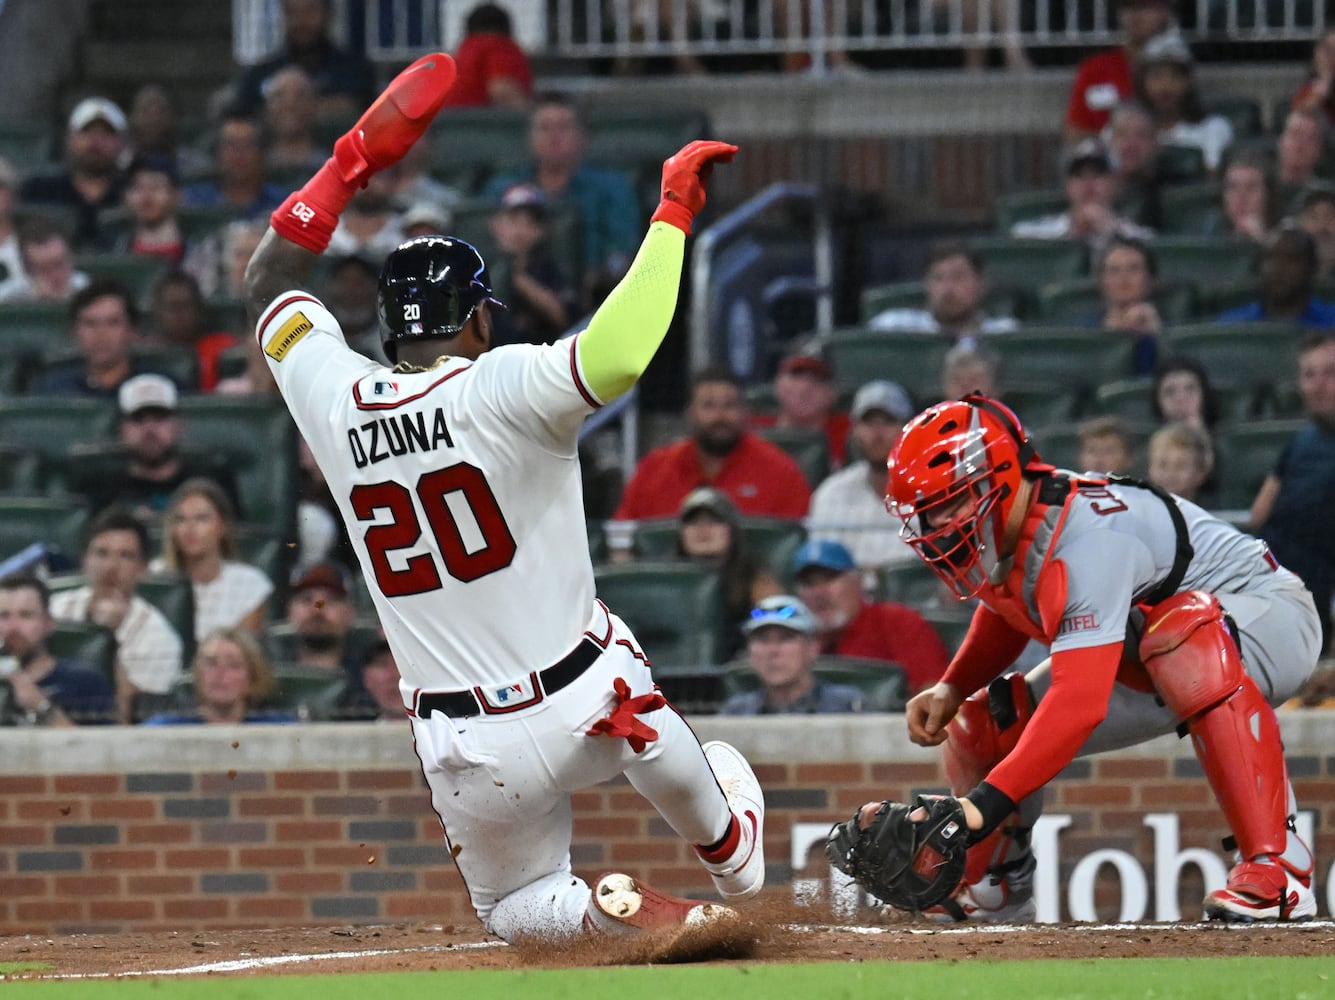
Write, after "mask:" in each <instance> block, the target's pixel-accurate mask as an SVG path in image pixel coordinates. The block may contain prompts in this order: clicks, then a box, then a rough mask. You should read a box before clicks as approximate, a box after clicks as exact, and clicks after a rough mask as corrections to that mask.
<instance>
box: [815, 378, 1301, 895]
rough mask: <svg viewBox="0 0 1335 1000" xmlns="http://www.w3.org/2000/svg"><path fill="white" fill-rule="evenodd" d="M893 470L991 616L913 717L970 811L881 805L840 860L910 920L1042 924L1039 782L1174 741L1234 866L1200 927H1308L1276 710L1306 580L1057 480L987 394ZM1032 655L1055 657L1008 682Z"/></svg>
mask: <svg viewBox="0 0 1335 1000" xmlns="http://www.w3.org/2000/svg"><path fill="white" fill-rule="evenodd" d="M888 465H889V473H890V474H889V485H888V490H889V495H888V496H887V497H886V505H887V507H889V509H890V511H891V512H892V513H894V514H896V515H897V516H898V517H899V518H900V519H901V520H902V521H903V529H902V531H901V537H903V538H904V539H905V540H906V541H907V542H908V543H909V544H910V545H912V546H913V548H914V549H915V550H916V551H917V553H918V555H919V556H920V557H921V558H922V559H923V560H924V561H925V562H926V563H927V565H929V566H930V567H932V569H934V570H935V571H936V572H937V574H938V575H939V576H940V577H941V578H942V579H943V580H944V581H945V582H946V583H947V584H948V585H949V586H951V587H952V588H953V589H954V591H955V592H956V594H957V595H958V596H960V597H961V598H966V597H973V596H977V597H978V598H979V601H980V602H981V603H980V604H979V606H978V609H977V611H976V612H975V614H974V617H973V621H972V624H971V625H970V627H969V631H968V634H967V635H966V636H965V639H964V641H963V642H962V643H961V645H960V648H959V651H958V652H957V653H956V654H955V657H954V659H953V660H952V661H951V663H950V666H949V668H948V669H947V671H946V674H945V676H944V677H943V678H942V680H941V682H940V683H939V684H937V685H936V686H935V687H933V688H931V689H929V690H927V691H924V692H922V693H921V694H919V695H917V696H916V697H914V698H913V699H912V700H911V701H910V702H909V704H908V706H907V709H906V713H907V721H908V730H909V737H910V738H911V739H912V740H913V741H914V742H915V743H918V744H921V745H923V746H939V745H942V744H944V755H945V766H946V772H947V774H948V776H949V778H950V783H951V787H952V790H953V791H954V793H955V794H956V795H958V796H959V798H958V799H953V798H944V799H941V798H935V799H934V798H922V799H920V800H919V801H918V802H917V803H914V804H898V803H888V804H887V803H869V804H868V805H866V806H864V807H863V808H862V809H861V810H859V813H858V814H857V815H855V816H854V817H853V819H851V820H849V821H848V822H847V823H844V824H840V825H838V826H836V827H835V828H834V830H832V831H831V837H830V842H829V845H828V848H829V853H830V856H831V859H832V860H833V861H834V862H835V863H836V864H838V865H840V866H841V867H843V868H845V870H847V871H850V872H852V873H853V874H854V876H855V877H856V878H858V880H859V881H861V882H862V883H863V884H864V885H866V886H867V887H868V888H870V889H871V890H872V891H873V892H875V893H876V894H877V895H879V896H880V897H881V898H882V899H886V900H887V901H888V902H892V903H894V904H895V905H898V906H901V907H903V908H907V909H922V910H928V909H931V908H932V907H934V906H937V907H939V909H938V910H937V912H941V913H948V914H950V915H952V916H954V917H956V918H957V919H965V918H968V917H972V918H975V919H984V920H1021V921H1023V920H1032V919H1033V916H1034V902H1033V894H1032V878H1033V872H1034V867H1035V865H1034V857H1033V855H1032V853H1031V852H1030V847H1029V830H1030V828H1031V827H1032V826H1033V823H1034V821H1035V820H1036V819H1037V818H1038V814H1039V812H1040V810H1041V807H1042V801H1041V800H1042V796H1041V790H1042V788H1043V786H1044V785H1045V784H1046V783H1047V782H1048V781H1050V780H1051V779H1052V778H1053V777H1054V776H1055V775H1056V774H1057V773H1058V772H1059V771H1060V770H1061V769H1062V768H1064V767H1065V766H1066V765H1067V764H1068V763H1070V762H1071V760H1072V759H1073V758H1075V757H1077V756H1083V755H1086V754H1092V753H1098V752H1100V751H1103V750H1112V749H1115V748H1118V747H1125V746H1131V745H1133V744H1136V743H1141V742H1144V741H1145V740H1148V739H1151V738H1153V737H1156V736H1160V735H1163V734H1164V733H1169V732H1172V731H1173V730H1174V729H1177V730H1178V731H1179V732H1180V733H1182V734H1183V735H1186V734H1190V735H1191V739H1192V744H1193V746H1194V747H1195V750H1196V754H1197V756H1198V757H1199V758H1200V762H1201V768H1202V770H1203V771H1204V772H1205V777H1206V780H1207V781H1208V782H1209V783H1210V787H1211V789H1212V790H1213V791H1214V794H1215V798H1216V800H1217V801H1218V803H1219V806H1220V808H1221V809H1222V811H1223V813H1224V818H1225V820H1226V821H1227V822H1228V826H1229V828H1230V830H1231V831H1232V834H1233V836H1232V838H1231V840H1232V841H1233V842H1234V843H1233V844H1232V847H1233V848H1235V849H1236V851H1237V863H1236V864H1234V866H1233V868H1232V870H1231V871H1230V872H1229V874H1228V881H1227V884H1226V885H1225V886H1224V887H1223V888H1220V889H1216V890H1214V891H1212V892H1210V893H1209V894H1208V895H1207V896H1206V897H1205V903H1204V911H1205V915H1206V917H1207V919H1216V920H1225V921H1253V920H1304V919H1307V918H1310V917H1311V916H1312V915H1313V914H1314V913H1315V912H1316V898H1315V896H1314V894H1313V892H1312V855H1311V853H1310V851H1309V850H1308V848H1307V845H1306V844H1304V843H1303V841H1302V840H1301V839H1300V838H1299V837H1298V835H1297V833H1296V832H1295V827H1294V817H1295V814H1296V812H1297V806H1296V804H1295V801H1294V796H1293V789H1292V787H1291V786H1290V784H1289V780H1288V775H1287V773H1286V768H1285V763H1284V750H1283V747H1282V745H1281V743H1280V732H1279V723H1278V721H1277V719H1276V717H1275V713H1274V710H1273V709H1272V708H1271V706H1272V705H1277V704H1279V703H1280V702H1283V701H1284V700H1286V699H1288V698H1290V697H1291V696H1292V695H1293V694H1294V693H1295V692H1296V691H1297V690H1298V689H1299V688H1300V687H1301V686H1302V685H1303V683H1304V682H1305V681H1306V680H1307V677H1308V675H1309V674H1310V673H1311V672H1312V670H1313V668H1314V666H1315V664H1316V660H1317V655H1318V652H1319V650H1320V645H1321V626H1320V622H1319V620H1318V618H1317V613H1316V608H1315V605H1314V604H1313V601H1312V596H1311V594H1310V593H1308V591H1307V589H1306V588H1305V587H1304V586H1303V584H1302V582H1301V581H1300V580H1299V579H1298V578H1297V577H1296V576H1295V575H1294V574H1292V573H1290V572H1289V571H1288V570H1285V569H1284V568H1283V567H1281V566H1280V565H1279V564H1278V563H1277V562H1276V561H1275V558H1274V556H1272V555H1271V554H1270V552H1269V550H1268V549H1267V547H1266V545H1265V543H1264V542H1262V541H1260V540H1259V539H1255V538H1251V537H1249V536H1247V535H1244V534H1242V533H1241V532H1239V531H1237V530H1235V529H1234V528H1232V527H1231V526H1230V525H1228V524H1225V523H1224V522H1222V521H1219V520H1217V519H1216V518H1214V517H1212V516H1210V515H1209V514H1207V513H1206V512H1205V511H1203V510H1201V509H1200V508H1199V507H1197V506H1196V505H1195V504H1192V503H1189V502H1187V501H1185V500H1182V499H1180V498H1178V497H1175V496H1172V495H1170V494H1168V493H1166V492H1164V491H1162V490H1160V489H1159V488H1157V487H1154V486H1151V485H1149V484H1146V483H1141V482H1137V481H1134V480H1128V479H1122V478H1119V477H1115V476H1100V475H1097V474H1092V473H1091V474H1086V475H1076V474H1074V473H1070V472H1064V471H1059V470H1057V469H1054V468H1053V467H1052V466H1051V465H1048V464H1046V463H1044V462H1043V461H1042V460H1041V459H1040V458H1039V457H1038V455H1037V454H1036V453H1035V452H1034V449H1033V448H1032V447H1031V446H1030V443H1029V440H1028V437H1027V435H1026V434H1025V432H1024V429H1023V428H1022V427H1021V426H1020V423H1019V421H1018V420H1017V419H1016V417H1015V414H1013V413H1012V412H1011V411H1010V410H1008V409H1007V408H1006V407H1004V406H1003V405H1001V404H1000V403H998V402H996V401H995V400H991V399H988V398H986V397H984V396H979V395H969V396H965V397H964V398H963V399H962V400H959V401H956V402H945V403H939V404H937V405H936V406H933V407H930V408H929V409H927V410H925V411H924V412H922V413H920V414H919V415H918V416H917V417H915V418H914V419H913V420H911V421H909V423H908V424H907V425H906V426H905V428H904V433H903V435H902V436H901V437H900V439H899V442H898V443H897V444H896V446H895V449H894V451H893V452H892V453H891V455H890V459H889V462H888ZM1031 638H1032V639H1037V640H1039V641H1041V642H1044V643H1047V644H1049V645H1050V647H1051V651H1052V655H1051V657H1050V658H1049V659H1048V660H1047V661H1045V662H1044V663H1043V664H1041V665H1040V666H1039V667H1037V668H1036V669H1035V670H1033V671H1032V672H1030V673H1029V675H1028V676H1027V677H1026V676H1022V675H1021V674H1019V673H1010V674H1005V675H1004V676H1000V677H998V674H1000V673H1002V671H1004V670H1005V669H1006V668H1007V667H1008V666H1009V665H1010V664H1011V663H1013V662H1014V661H1015V659H1016V657H1017V656H1018V655H1019V653H1020V651H1021V649H1022V648H1023V647H1024V645H1025V643H1026V642H1027V641H1028V640H1029V639H1031ZM961 832H963V833H964V836H960V833H961ZM965 847H967V864H966V862H965V858H964V857H963V856H962V852H963V849H964V848H965ZM943 858H944V859H946V860H945V862H943ZM956 862H958V864H959V867H958V868H957V867H955V863H956Z"/></svg>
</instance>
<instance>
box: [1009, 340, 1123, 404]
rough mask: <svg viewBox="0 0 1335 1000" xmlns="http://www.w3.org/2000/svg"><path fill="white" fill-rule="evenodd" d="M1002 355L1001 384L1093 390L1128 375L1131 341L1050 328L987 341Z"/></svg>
mask: <svg viewBox="0 0 1335 1000" xmlns="http://www.w3.org/2000/svg"><path fill="white" fill-rule="evenodd" d="M988 343H989V344H990V345H992V346H993V347H995V348H996V350H997V352H998V353H999V354H1000V355H1001V378H1002V382H1003V384H1006V385H1009V384H1011V383H1012V382H1013V383H1015V384H1017V385H1038V384H1047V385H1061V386H1066V387H1068V388H1070V389H1076V388H1079V389H1085V390H1089V391H1093V388H1094V386H1096V385H1098V384H1099V383H1100V382H1106V381H1108V380H1109V379H1113V378H1117V377H1118V376H1121V375H1129V374H1130V373H1131V367H1132V361H1133V358H1134V354H1135V341H1134V339H1133V338H1132V337H1130V336H1126V335H1124V334H1120V333H1115V332H1114V333H1107V332H1104V331H1103V330H1099V329H1095V328H1090V327H1049V328H1044V329H1024V330H1017V331H1015V332H1013V333H1007V334H1002V335H1001V336H997V337H993V338H992V339H991V340H990V341H988Z"/></svg>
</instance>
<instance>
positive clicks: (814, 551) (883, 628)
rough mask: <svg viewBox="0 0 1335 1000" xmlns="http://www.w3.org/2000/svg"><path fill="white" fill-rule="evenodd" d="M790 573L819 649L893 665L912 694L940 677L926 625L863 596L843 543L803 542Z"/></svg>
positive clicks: (939, 658) (940, 655)
mask: <svg viewBox="0 0 1335 1000" xmlns="http://www.w3.org/2000/svg"><path fill="white" fill-rule="evenodd" d="M885 530H886V531H893V530H895V529H894V528H893V527H889V526H887V527H886V529H885ZM791 573H792V577H793V581H794V583H795V585H796V589H797V596H798V598H799V599H800V600H801V601H802V603H803V604H805V605H806V606H807V607H808V608H810V609H811V613H812V614H814V615H815V616H816V618H817V619H818V620H819V621H820V623H821V652H822V653H826V654H834V655H836V656H861V657H866V658H868V659H873V660H887V661H889V662H891V663H898V664H899V665H900V666H902V667H903V668H904V670H905V672H906V673H907V674H908V684H909V690H910V691H914V692H916V691H922V690H923V689H925V688H929V687H931V686H932V685H933V684H935V683H936V682H937V681H938V680H940V679H941V675H942V674H944V673H945V671H946V663H947V662H948V660H949V656H948V655H947V653H946V646H945V643H943V642H942V641H941V637H940V636H939V635H937V633H936V630H935V629H934V628H932V626H931V623H930V622H928V621H927V619H925V618H924V617H923V616H922V615H920V614H919V613H918V612H917V611H915V610H914V609H913V608H910V607H908V606H907V605H903V604H893V603H891V602H889V601H872V600H868V599H867V596H866V594H865V593H864V592H863V590H862V572H861V571H860V570H859V569H858V567H857V564H856V563H854V562H853V556H852V554H851V553H850V552H849V551H848V549H846V548H844V546H842V545H840V544H839V543H838V542H833V541H829V540H825V541H810V542H807V543H805V544H804V545H803V546H802V547H801V548H799V549H798V550H797V551H796V552H795V553H794V554H793V561H792V564H791Z"/></svg>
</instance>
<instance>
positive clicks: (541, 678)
mask: <svg viewBox="0 0 1335 1000" xmlns="http://www.w3.org/2000/svg"><path fill="white" fill-rule="evenodd" d="M602 652H603V647H602V646H600V645H598V644H597V643H596V642H594V641H593V640H592V639H590V638H589V637H588V636H585V637H584V639H583V640H582V641H581V642H580V644H579V645H578V646H576V647H575V648H574V649H572V650H571V651H570V652H569V653H567V654H566V655H565V656H563V657H562V658H561V659H559V660H557V661H556V662H555V663H553V664H552V665H551V666H550V667H548V668H547V669H545V670H536V671H534V672H533V673H531V674H529V676H530V677H531V678H532V679H533V691H534V697H532V698H529V699H528V700H527V701H523V702H519V703H517V704H514V705H509V706H506V707H504V708H497V707H496V706H494V705H491V704H489V703H488V702H487V700H486V698H484V697H483V695H482V694H481V692H480V689H479V688H470V689H468V690H466V691H422V692H419V693H418V695H417V704H416V706H415V709H416V711H415V713H414V714H415V715H416V716H417V717H418V718H419V719H427V718H430V717H431V713H432V712H441V713H442V714H444V715H447V716H449V717H450V718H452V719H467V718H470V717H472V716H474V715H484V714H485V715H505V714H508V713H510V712H517V711H519V710H520V709H521V708H530V707H532V706H533V705H536V704H538V703H539V702H540V701H542V700H543V698H545V697H549V696H551V695H554V694H556V692H557V691H560V690H561V689H562V688H563V687H566V686H567V685H569V684H570V683H571V682H573V681H574V680H575V679H576V678H577V677H579V676H580V674H582V673H584V671H586V670H588V669H589V667H591V666H592V665H593V661H594V660H596V659H598V657H599V656H601V655H602Z"/></svg>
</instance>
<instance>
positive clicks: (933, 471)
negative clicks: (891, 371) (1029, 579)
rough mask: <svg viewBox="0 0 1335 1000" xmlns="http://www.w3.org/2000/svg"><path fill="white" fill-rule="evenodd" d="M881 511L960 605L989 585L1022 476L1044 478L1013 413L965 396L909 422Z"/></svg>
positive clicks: (978, 397) (892, 461) (1044, 467)
mask: <svg viewBox="0 0 1335 1000" xmlns="http://www.w3.org/2000/svg"><path fill="white" fill-rule="evenodd" d="M886 467H887V469H888V471H889V476H888V480H887V483H886V497H885V506H886V510H888V511H889V512H890V513H891V514H893V515H895V516H896V517H897V518H899V519H900V521H901V522H903V527H902V528H901V529H900V532H899V536H900V538H902V539H903V540H904V541H905V542H907V543H908V544H909V545H911V546H912V547H913V549H914V551H916V552H917V553H918V556H919V557H920V558H921V559H922V560H923V561H924V562H925V563H927V565H928V566H930V567H931V568H932V569H933V570H934V571H935V572H936V574H937V576H939V577H941V579H942V580H944V581H945V583H946V584H947V585H948V586H949V587H950V589H951V590H952V591H954V593H955V594H956V596H958V597H959V598H960V600H965V599H967V598H970V597H973V596H974V595H975V594H977V593H978V591H979V590H980V589H981V588H982V586H983V584H984V583H986V582H987V575H988V572H989V571H990V570H991V568H992V567H993V566H994V565H996V560H997V543H998V542H999V540H1000V539H1001V537H1002V535H1003V533H1004V531H1005V525H1006V521H1007V518H1008V517H1009V516H1010V512H1011V508H1012V507H1013V506H1014V505H1015V498H1016V493H1017V491H1018V489H1019V486H1020V480H1021V477H1022V474H1023V473H1024V472H1025V471H1035V472H1038V471H1050V470H1051V468H1052V467H1051V466H1048V465H1045V464H1044V463H1042V462H1041V461H1040V460H1039V459H1038V456H1037V454H1035V452H1034V450H1033V447H1032V446H1031V445H1030V443H1029V439H1028V437H1027V436H1026V435H1025V432H1024V429H1023V428H1022V427H1021V426H1020V421H1019V420H1018V419H1017V418H1016V416H1015V414H1014V413H1012V412H1011V411H1010V409H1008V408H1007V407H1006V406H1004V405H1003V404H1001V403H999V402H997V401H996V400H993V399H988V398H987V397H985V396H981V395H978V394H976V393H970V394H969V395H968V396H965V397H964V398H963V399H960V400H954V401H950V402H943V403H938V404H937V405H935V406H932V407H929V408H928V409H926V410H924V411H923V412H922V413H920V414H918V415H917V416H916V417H914V418H913V419H912V420H910V421H909V422H908V424H907V425H905V427H904V431H903V433H902V434H901V435H900V437H899V440H898V441H897V442H896V444H895V447H894V449H893V450H892V451H891V452H890V458H889V460H888V461H887V463H886Z"/></svg>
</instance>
